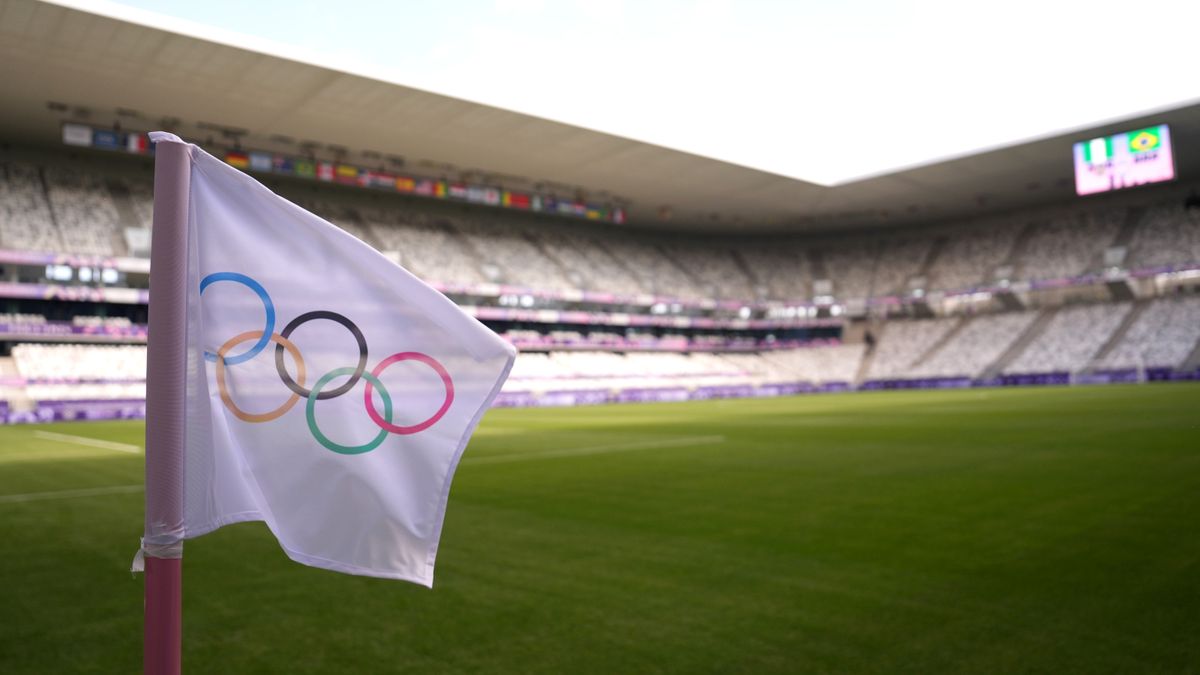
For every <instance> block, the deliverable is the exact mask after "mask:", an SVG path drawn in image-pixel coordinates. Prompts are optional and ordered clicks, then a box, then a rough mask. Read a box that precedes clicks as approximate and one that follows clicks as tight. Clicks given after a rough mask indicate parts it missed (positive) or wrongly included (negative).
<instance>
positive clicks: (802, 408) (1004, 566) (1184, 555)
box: [0, 0, 1200, 673]
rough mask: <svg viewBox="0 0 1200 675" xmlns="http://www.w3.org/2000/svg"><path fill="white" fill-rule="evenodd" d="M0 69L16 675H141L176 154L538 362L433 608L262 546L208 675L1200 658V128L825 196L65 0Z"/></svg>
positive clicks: (425, 600) (462, 496)
mask: <svg viewBox="0 0 1200 675" xmlns="http://www.w3.org/2000/svg"><path fill="white" fill-rule="evenodd" d="M0 36H2V41H0V50H2V52H3V56H4V59H5V62H6V67H5V69H4V70H3V71H2V72H0V83H2V85H3V87H2V91H3V92H4V93H3V96H2V102H0V514H2V516H3V519H2V521H0V522H3V523H4V529H3V532H4V533H5V535H6V536H5V539H6V541H7V542H8V546H9V551H10V554H9V555H7V556H5V561H4V562H3V563H0V579H3V581H4V585H5V587H6V591H5V593H4V597H5V600H6V601H5V602H4V608H3V609H0V617H3V619H4V622H3V623H4V630H3V631H2V632H0V670H3V671H4V672H9V673H17V672H30V673H35V672H36V673H48V672H119V671H128V670H131V669H135V668H136V667H137V659H138V652H139V639H140V637H139V635H138V629H139V625H140V622H141V611H142V604H141V597H140V593H141V585H140V584H139V583H137V582H135V581H130V580H129V578H128V576H127V575H125V573H124V571H125V569H126V566H127V564H128V558H129V553H130V551H131V546H132V545H133V544H135V543H136V537H137V531H138V527H139V526H140V525H139V524H140V523H141V520H142V515H141V509H142V499H143V496H142V491H143V487H142V484H141V481H142V471H143V458H142V453H143V448H144V434H145V427H144V421H143V420H144V418H145V417H146V389H147V357H146V350H147V348H146V343H147V337H148V330H147V323H148V305H149V299H150V292H151V289H150V288H149V279H150V258H149V255H150V249H151V242H152V240H153V237H152V230H153V228H152V223H153V220H154V216H153V210H154V194H153V185H154V183H153V178H154V153H155V150H154V146H153V145H152V144H151V143H150V141H149V137H148V133H149V132H151V131H156V130H165V131H170V132H172V133H175V134H178V135H179V136H180V137H182V138H184V139H186V140H188V141H191V142H194V143H196V144H198V145H199V146H200V147H202V148H203V149H204V150H206V151H207V152H209V153H211V154H212V155H214V156H216V157H218V158H219V159H221V160H223V161H224V162H225V163H226V164H228V165H230V166H232V167H235V168H237V169H240V170H242V171H245V172H246V173H248V174H249V175H251V176H252V177H254V178H255V179H256V180H258V181H260V182H261V183H263V184H264V185H266V186H267V187H269V188H270V189H271V190H273V191H274V192H276V193H278V194H279V195H281V196H283V197H285V198H286V199H288V200H290V201H292V202H294V203H295V204H297V205H299V206H301V207H303V208H304V209H306V210H308V211H310V212H312V213H314V214H316V215H318V216H320V217H321V218H323V219H325V220H327V221H328V222H330V223H332V224H334V225H336V226H337V227H338V228H340V229H341V230H343V231H345V232H346V233H349V234H350V235H352V236H354V237H356V238H357V239H359V240H360V241H362V242H364V243H365V244H367V245H369V246H370V247H372V248H374V249H376V250H377V251H379V252H380V253H382V254H383V255H384V256H386V257H388V258H390V259H391V260H392V261H393V262H395V263H397V264H399V265H400V266H402V267H404V268H405V269H407V270H408V271H409V272H411V273H412V274H414V275H416V276H417V277H418V278H420V279H421V280H423V281H425V282H426V283H428V284H429V285H431V286H433V287H434V288H436V289H437V290H438V291H440V292H441V293H442V294H444V295H445V296H446V297H448V298H449V299H450V300H452V301H453V302H454V303H455V304H457V305H458V306H459V307H460V308H461V309H462V310H463V311H464V312H466V313H467V314H469V315H470V316H473V317H475V318H476V319H478V320H479V321H480V322H482V323H483V324H484V325H486V326H487V327H488V328H490V329H491V330H492V331H494V332H496V333H497V334H499V335H500V336H502V337H503V338H504V339H505V340H507V341H508V342H509V343H511V344H512V345H514V346H515V347H516V348H517V349H518V350H519V355H518V356H517V359H516V362H515V366H514V367H513V369H512V372H511V374H510V376H509V378H508V380H507V381H506V382H505V384H504V387H503V389H502V390H501V391H500V393H499V395H498V397H497V398H496V399H495V401H494V403H493V410H491V411H490V412H488V413H487V415H486V416H485V417H484V419H483V422H482V423H481V425H480V426H479V429H478V431H477V432H476V435H475V437H474V438H473V440H472V441H471V444H470V446H469V448H468V450H467V452H466V455H465V456H464V459H463V462H462V466H461V468H460V469H459V471H458V474H457V476H456V479H455V482H454V488H453V492H452V493H451V499H450V505H449V510H448V515H447V526H446V530H445V534H444V539H443V541H442V546H441V554H442V556H443V557H442V560H441V565H440V566H439V577H438V586H437V589H436V590H435V591H433V592H429V591H426V590H425V589H421V588H417V587H415V586H414V587H409V585H407V584H397V583H395V582H388V581H383V580H378V579H365V578H356V577H343V576H341V575H334V574H330V573H328V572H324V571H321V570H314V569H309V568H306V567H302V566H300V565H295V564H293V563H291V562H289V561H288V560H287V559H286V558H285V556H284V555H282V554H281V553H279V549H278V546H277V545H276V543H275V542H274V540H273V539H272V538H271V536H270V533H268V532H267V531H266V529H265V528H262V527H260V526H259V525H258V524H243V525H237V526H233V527H229V528H226V529H223V530H221V531H219V532H216V533H214V534H211V535H207V536H205V537H204V538H201V539H199V540H197V541H195V542H189V544H188V565H187V569H188V579H187V583H186V584H185V585H184V595H185V605H184V606H185V610H184V612H185V614H184V616H185V618H184V631H185V642H184V653H183V659H184V665H185V668H186V669H188V670H192V671H196V672H211V671H215V670H217V669H223V670H227V671H231V672H323V673H331V672H408V671H417V670H421V671H426V672H526V673H533V672H555V673H558V672H605V673H610V672H755V673H765V672H896V671H913V672H939V671H953V672H959V671H972V672H974V671H980V672H1010V671H1036V672H1061V671H1084V672H1143V671H1145V672H1188V671H1190V670H1193V669H1195V668H1196V667H1197V664H1198V663H1200V641H1198V640H1197V637H1196V636H1197V635H1200V592H1198V589H1200V585H1198V584H1197V583H1196V572H1197V570H1198V569H1200V544H1198V543H1197V542H1198V541H1200V539H1198V538H1197V537H1196V536H1195V535H1196V533H1197V530H1196V514H1197V513H1200V490H1198V489H1197V488H1200V471H1197V469H1198V465H1197V462H1198V461H1200V454H1198V452H1197V451H1198V449H1200V446H1198V445H1197V443H1196V421H1197V417H1196V414H1197V413H1196V410H1197V403H1198V402H1200V385H1197V384H1195V381H1196V380H1200V104H1187V105H1179V106H1174V107H1170V108H1165V109H1161V110H1157V111H1155V112H1153V113H1150V114H1140V115H1136V116H1127V117H1125V118H1122V119H1116V120H1112V121H1110V122H1106V123H1104V124H1102V125H1095V126H1090V127H1087V128H1080V129H1075V130H1072V131H1069V132H1051V133H1048V134H1046V135H1044V136H1042V137H1039V138H1037V139H1034V140H1030V141H1026V142H1021V143H1017V144H1012V145H1007V146H1004V147H998V148H995V149H991V150H987V151H983V152H975V153H971V154H967V155H964V156H960V157H957V158H951V159H946V160H942V161H938V162H935V163H931V164H924V165H920V166H916V167H913V168H907V169H902V170H898V171H894V172H889V173H885V174H882V175H877V176H874V177H867V178H862V179H859V180H854V181H851V182H847V183H840V184H835V185H832V186H827V185H821V184H817V183H809V182H805V181H802V180H799V179H794V178H788V177H785V176H782V175H779V174H775V173H770V172H767V171H762V170H758V169H753V168H748V167H745V166H741V165H737V164H733V163H729V162H724V161H720V160H717V159H709V158H707V157H704V156H700V155H696V154H690V153H687V152H683V151H680V150H674V149H670V148H667V147H663V146H659V145H655V144H652V143H646V142H641V141H637V140H631V139H628V138H624V137H620V136H615V135H610V134H607V133H603V132H600V131H593V130H590V129H585V128H582V127H578V126H572V125H569V124H565V123H561V122H556V121H552V120H549V119H544V118H540V117H536V116H532V115H528V114H523V113H518V112H513V111H509V110H505V109H501V108H496V107H491V106H487V105H483V104H479V103H473V102H470V101H467V100H462V99H456V98H452V97H448V96H444V95H440V94H435V93H430V92H427V91H423V90H421V89H416V88H410V87H406V86H403V85H399V84H395V83H392V82H387V81H383V80H380V79H376V78H372V77H368V76H365V75H361V74H356V73H353V72H346V71H343V70H338V69H335V68H331V67H328V66H325V65H321V64H320V63H316V62H309V61H306V60H304V59H301V58H293V57H291V56H289V55H280V54H274V53H268V52H265V51H261V50H257V49H253V48H249V47H246V46H241V45H237V44H229V43H227V42H223V41H219V40H216V39H214V38H213V37H212V36H211V35H201V34H189V33H186V32H179V31H178V30H167V29H164V28H159V27H154V26H151V25H147V24H145V23H142V22H138V21H136V20H133V19H131V18H129V17H122V16H115V15H112V14H109V13H102V12H92V11H86V10H84V9H80V8H77V7H74V6H70V5H69V4H68V5H60V4H48V3H42V2H33V1H31V0H0ZM369 396H370V394H368V397H369Z"/></svg>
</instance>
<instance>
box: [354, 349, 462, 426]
mask: <svg viewBox="0 0 1200 675" xmlns="http://www.w3.org/2000/svg"><path fill="white" fill-rule="evenodd" d="M410 360H413V361H420V362H421V363H424V364H425V365H427V366H429V367H430V368H433V370H434V371H435V372H436V373H437V374H438V375H440V376H441V377H442V384H443V385H445V387H446V400H445V401H444V402H443V403H442V407H441V408H438V411H437V412H435V413H434V414H433V417H430V418H429V419H427V420H425V421H424V422H421V423H419V424H414V425H412V426H408V427H405V426H400V425H398V424H391V423H390V422H388V421H387V420H385V419H383V417H381V416H380V415H379V413H377V412H375V405H374V403H373V402H372V401H371V393H372V392H373V391H374V390H375V387H374V386H372V385H371V382H370V380H368V381H367V387H366V390H365V391H364V392H363V403H365V404H366V406H367V414H368V415H370V416H371V420H372V421H374V422H375V424H378V425H379V427H380V428H381V429H386V430H387V431H390V432H392V433H393V434H415V433H417V432H418V431H424V430H426V429H428V428H429V427H431V426H433V425H434V424H436V423H437V421H438V420H440V419H442V415H445V414H446V411H447V410H449V409H450V404H451V403H453V402H454V382H453V381H452V380H451V379H450V373H448V372H446V369H445V368H443V367H442V364H440V363H438V361H437V359H435V358H433V357H432V356H428V355H426V354H422V353H421V352H400V353H398V354H392V355H391V356H389V357H387V358H386V359H384V360H383V361H380V362H379V365H377V366H375V370H372V371H371V374H372V375H374V376H375V377H377V378H378V377H379V374H380V373H382V372H383V369H384V368H387V367H388V366H390V365H392V364H393V363H396V362H397V361H410ZM398 402H399V401H397V403H398Z"/></svg>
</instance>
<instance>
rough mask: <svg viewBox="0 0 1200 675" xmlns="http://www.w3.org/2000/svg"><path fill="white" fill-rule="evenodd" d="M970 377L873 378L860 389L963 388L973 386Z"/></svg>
mask: <svg viewBox="0 0 1200 675" xmlns="http://www.w3.org/2000/svg"><path fill="white" fill-rule="evenodd" d="M971 384H972V383H971V378H969V377H924V378H916V379H911V380H871V381H870V382H865V383H863V385H862V386H860V387H859V389H862V390H865V391H878V390H881V389H961V388H964V387H970V386H971Z"/></svg>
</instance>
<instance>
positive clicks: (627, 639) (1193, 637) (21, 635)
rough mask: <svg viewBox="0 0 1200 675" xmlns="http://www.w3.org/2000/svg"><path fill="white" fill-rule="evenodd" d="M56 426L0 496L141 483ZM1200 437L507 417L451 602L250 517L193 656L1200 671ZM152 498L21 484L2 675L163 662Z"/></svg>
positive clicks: (1182, 415)
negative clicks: (291, 542) (309, 546)
mask: <svg viewBox="0 0 1200 675" xmlns="http://www.w3.org/2000/svg"><path fill="white" fill-rule="evenodd" d="M37 429H38V428H37V427H6V428H0V496H2V495H16V494H27V493H34V492H48V491H60V490H73V489H82V488H93V487H107V486H127V485H134V484H137V483H140V482H141V479H142V469H141V458H140V457H139V456H137V455H134V454H126V453H121V452H115V451H111V450H102V449H93V448H87V447H82V446H76V445H71V444H65V443H63V442H61V441H53V440H47V439H44V438H39V437H37V436H35V435H34V432H35V431H36V430H37ZM51 430H52V431H54V432H59V433H68V434H78V435H82V436H89V437H93V438H103V439H108V440H112V441H117V442H122V443H134V444H140V443H141V442H142V433H143V431H142V426H141V425H140V424H137V423H79V424H60V425H54V426H53V427H52V429H51ZM1198 439H1200V387H1197V386H1192V385H1157V386H1140V387H1138V386H1132V387H1116V386H1113V387H1096V388H1045V389H1013V390H970V391H949V392H896V393H877V394H858V395H847V396H821V397H797V398H787V399H776V400H753V401H711V402H703V403H687V404H666V405H642V406H608V407H597V408H577V409H549V410H511V411H510V410H499V411H492V412H491V413H489V414H488V415H487V417H486V419H485V420H484V423H483V424H482V426H481V427H480V430H479V432H478V434H477V436H476V437H475V439H474V440H473V441H472V444H471V447H470V449H469V450H468V454H467V457H468V461H467V462H466V463H464V464H463V466H462V467H461V468H460V470H459V473H458V476H457V478H456V479H455V483H454V489H453V491H452V493H451V500H450V509H449V515H448V517H447V522H446V527H445V532H444V534H443V539H442V545H441V553H440V557H439V561H438V570H437V581H436V585H435V589H434V590H433V591H429V590H426V589H424V588H420V587H417V586H413V585H409V584H405V583H403V582H395V581H383V580H376V579H366V578H358V577H350V576H344V575H339V574H335V573H332V572H326V571H321V570H315V569H310V568H307V567H304V566H302V565H298V564H296V563H292V562H290V561H288V560H287V559H286V558H285V557H284V555H283V554H282V552H281V551H280V550H279V549H278V546H277V545H276V544H275V542H274V540H273V539H272V538H271V536H270V535H269V534H268V532H267V531H266V529H265V527H263V526H262V525H261V524H258V523H251V524H245V525H239V526H233V527H227V528H225V529H223V530H220V531H218V532H216V533H213V534H211V535H208V536H205V537H202V538H200V539H197V540H195V541H191V542H188V544H187V546H186V557H185V564H184V570H185V575H184V595H185V597H184V607H185V610H184V612H185V616H184V642H185V646H184V649H185V652H184V668H185V670H186V671H188V672H191V673H214V672H220V673H276V672H278V673H383V672H414V673H422V674H423V675H427V674H429V673H442V672H458V673H795V672H834V671H837V672H882V673H892V672H912V673H931V672H944V671H956V672H980V673H1008V672H1030V671H1032V672H1045V673H1060V672H1114V673H1129V672H1189V671H1191V672H1195V671H1196V670H1197V669H1198V668H1200V440H1198ZM577 449H582V451H581V453H579V454H574V455H570V454H566V453H562V454H560V455H559V456H554V455H553V454H542V453H557V452H559V451H566V450H577ZM134 489H136V488H134ZM141 499H142V495H141V494H140V493H138V492H126V493H116V494H105V495H93V496H76V497H69V498H55V499H43V500H38V501H25V502H22V501H13V500H12V499H11V498H7V500H6V498H4V497H0V542H3V555H0V589H2V590H0V672H4V673H64V672H96V673H119V672H135V671H137V670H138V669H139V668H140V658H141V646H140V644H141V643H140V640H141V637H140V635H141V633H140V631H141V608H142V605H141V580H140V579H135V578H133V577H131V575H130V574H129V573H128V572H127V571H126V570H127V569H128V566H129V562H130V559H131V558H132V556H133V553H134V550H135V548H136V544H137V537H138V535H139V534H140V530H141V518H142V504H141Z"/></svg>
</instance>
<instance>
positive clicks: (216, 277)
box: [200, 272, 275, 366]
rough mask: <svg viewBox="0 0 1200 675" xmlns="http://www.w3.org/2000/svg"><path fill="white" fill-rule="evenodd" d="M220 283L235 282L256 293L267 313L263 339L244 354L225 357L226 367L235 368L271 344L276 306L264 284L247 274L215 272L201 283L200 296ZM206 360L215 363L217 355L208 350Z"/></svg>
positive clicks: (205, 355)
mask: <svg viewBox="0 0 1200 675" xmlns="http://www.w3.org/2000/svg"><path fill="white" fill-rule="evenodd" d="M218 281H233V282H236V283H239V284H242V285H243V286H245V287H246V288H249V289H250V290H252V291H254V292H255V294H257V295H258V299H259V300H262V303H263V309H265V310H266V313H267V320H266V322H265V324H264V325H263V334H262V337H260V338H259V339H258V342H255V343H254V346H253V347H251V348H250V349H249V350H248V351H246V352H244V353H242V354H238V355H237V356H226V357H225V365H227V366H233V365H237V364H239V363H242V362H244V361H249V360H250V359H252V358H254V357H255V356H258V353H259V352H261V351H262V350H263V349H265V348H266V346H267V345H268V344H270V342H271V334H272V333H274V332H275V305H274V303H272V302H271V296H269V295H267V290H266V289H265V288H263V287H262V284H260V283H258V282H257V281H255V280H253V279H251V278H250V277H248V276H246V275H245V274H238V273H237V272H214V273H213V274H210V275H208V276H206V277H204V279H202V280H201V281H200V295H204V289H206V288H208V287H209V286H211V285H212V284H214V283H216V282H218ZM204 358H206V359H208V360H209V361H213V362H215V361H216V360H217V355H216V354H214V353H212V352H210V351H207V350H206V351H205V352H204Z"/></svg>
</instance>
